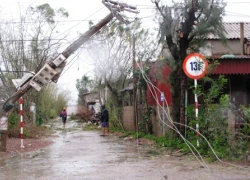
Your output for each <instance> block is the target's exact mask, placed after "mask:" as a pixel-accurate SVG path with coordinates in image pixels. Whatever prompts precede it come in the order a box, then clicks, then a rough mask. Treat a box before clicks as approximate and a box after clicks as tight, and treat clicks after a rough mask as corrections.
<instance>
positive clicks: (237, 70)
mask: <svg viewBox="0 0 250 180" xmlns="http://www.w3.org/2000/svg"><path fill="white" fill-rule="evenodd" d="M216 59H217V60H218V61H219V63H220V64H219V65H218V66H217V68H216V69H215V70H213V71H212V72H211V74H225V75H226V74H250V56H236V57H235V58H216Z"/></svg>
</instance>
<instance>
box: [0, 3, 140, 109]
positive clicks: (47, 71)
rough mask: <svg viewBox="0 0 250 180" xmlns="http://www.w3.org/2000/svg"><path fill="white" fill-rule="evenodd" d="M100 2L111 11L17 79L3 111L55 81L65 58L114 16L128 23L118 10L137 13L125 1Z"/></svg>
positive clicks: (133, 7)
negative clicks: (40, 65) (55, 55)
mask: <svg viewBox="0 0 250 180" xmlns="http://www.w3.org/2000/svg"><path fill="white" fill-rule="evenodd" d="M102 3H103V4H104V5H105V6H106V7H107V8H108V9H109V10H110V11H111V13H109V14H108V15H107V16H106V17H105V18H104V19H102V20H101V21H100V22H99V23H97V24H96V25H95V26H94V27H92V28H90V29H89V30H88V31H86V32H85V33H84V34H83V35H81V36H80V37H79V38H78V39H77V40H76V41H74V42H73V43H72V44H71V45H70V46H69V47H67V48H66V49H65V50H64V51H63V52H62V53H61V54H59V55H58V56H57V57H56V58H55V59H52V60H51V61H49V62H47V63H45V65H44V66H43V67H42V68H41V69H40V70H39V71H38V72H37V73H36V74H32V73H29V74H28V75H27V74H26V75H24V77H23V78H22V79H21V80H19V83H17V86H16V88H17V92H15V93H14V94H13V95H12V96H11V97H10V98H8V99H7V100H6V101H5V103H4V105H3V111H4V113H6V112H8V111H9V110H10V109H12V108H13V107H14V103H15V102H16V101H17V100H18V99H19V98H20V97H22V96H23V95H24V94H26V93H27V92H29V91H30V90H31V89H33V88H34V89H36V90H37V91H40V90H41V89H42V87H43V86H44V85H45V84H47V83H49V82H57V81H58V78H59V77H60V75H61V73H62V71H63V69H64V67H65V65H66V60H67V58H68V57H69V56H70V55H72V54H73V53H74V52H75V51H76V50H77V49H79V48H80V47H81V46H82V45H83V44H84V43H85V42H87V41H88V40H90V38H91V37H92V36H93V35H95V34H96V33H97V32H98V31H99V30H100V29H101V28H102V27H103V26H105V25H106V24H108V23H109V22H110V21H111V20H112V19H113V18H114V17H116V19H118V20H119V21H121V22H122V23H125V24H129V23H130V22H129V21H128V20H126V19H125V18H124V17H123V16H122V15H121V14H120V12H123V11H128V12H132V13H139V12H138V11H137V8H136V7H135V6H131V5H128V4H126V3H119V2H116V1H112V0H103V1H102Z"/></svg>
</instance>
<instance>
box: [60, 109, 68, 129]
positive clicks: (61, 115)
mask: <svg viewBox="0 0 250 180" xmlns="http://www.w3.org/2000/svg"><path fill="white" fill-rule="evenodd" d="M60 117H61V118H62V122H63V127H65V124H66V121H67V112H66V108H63V110H62V112H61V113H60Z"/></svg>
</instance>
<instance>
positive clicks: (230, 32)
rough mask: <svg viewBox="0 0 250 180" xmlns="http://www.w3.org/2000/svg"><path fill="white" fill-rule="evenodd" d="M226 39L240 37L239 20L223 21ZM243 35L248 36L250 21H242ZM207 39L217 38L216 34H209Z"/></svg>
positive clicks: (249, 35) (249, 34) (249, 36)
mask: <svg viewBox="0 0 250 180" xmlns="http://www.w3.org/2000/svg"><path fill="white" fill-rule="evenodd" d="M224 27H225V30H226V32H227V33H226V38H227V39H240V22H230V23H229V22H228V23H224ZM244 37H245V38H247V39H249V38H250V22H244ZM208 39H219V37H218V36H215V35H212V34H211V35H209V37H208Z"/></svg>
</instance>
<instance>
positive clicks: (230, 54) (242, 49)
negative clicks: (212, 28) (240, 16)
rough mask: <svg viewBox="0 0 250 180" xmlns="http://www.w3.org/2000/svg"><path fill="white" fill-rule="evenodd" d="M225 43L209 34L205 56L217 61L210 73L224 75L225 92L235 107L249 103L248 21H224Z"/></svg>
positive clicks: (249, 24)
mask: <svg viewBox="0 0 250 180" xmlns="http://www.w3.org/2000/svg"><path fill="white" fill-rule="evenodd" d="M224 26H225V30H226V32H227V33H226V39H227V45H226V46H225V45H224V44H223V43H222V42H221V39H219V38H218V37H217V36H213V35H211V36H209V37H208V39H207V44H208V46H209V47H210V48H207V49H206V50H205V51H203V54H204V55H205V56H210V58H213V59H216V60H218V62H219V65H218V66H217V68H216V69H215V70H214V71H212V72H211V74H212V75H215V76H218V75H225V77H226V78H227V80H228V84H227V87H226V89H225V93H226V94H229V95H230V98H231V102H232V103H234V105H235V107H236V108H239V107H240V106H241V105H244V106H246V107H247V106H248V105H249V104H250V23H225V24H224Z"/></svg>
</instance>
